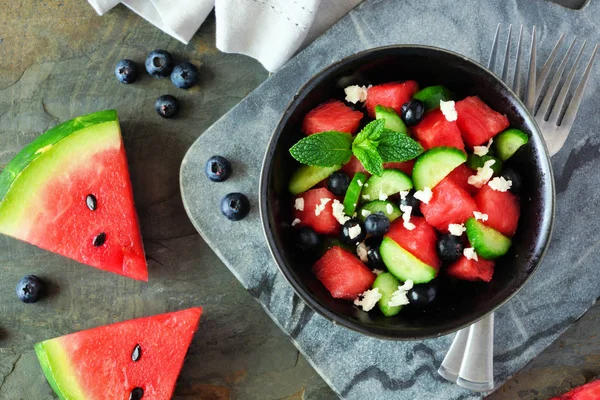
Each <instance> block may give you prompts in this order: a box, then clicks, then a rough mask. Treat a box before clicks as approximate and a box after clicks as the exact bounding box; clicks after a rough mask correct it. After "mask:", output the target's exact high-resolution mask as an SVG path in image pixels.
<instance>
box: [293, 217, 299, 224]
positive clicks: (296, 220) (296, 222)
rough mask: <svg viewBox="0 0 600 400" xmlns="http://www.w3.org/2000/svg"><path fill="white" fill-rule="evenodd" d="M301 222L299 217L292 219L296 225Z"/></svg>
mask: <svg viewBox="0 0 600 400" xmlns="http://www.w3.org/2000/svg"><path fill="white" fill-rule="evenodd" d="M299 223H300V220H299V219H298V218H296V219H294V220H293V221H292V226H296V225H298V224H299Z"/></svg>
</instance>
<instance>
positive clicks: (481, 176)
mask: <svg viewBox="0 0 600 400" xmlns="http://www.w3.org/2000/svg"><path fill="white" fill-rule="evenodd" d="M495 163H496V160H487V161H486V162H485V163H484V164H483V167H481V168H477V174H475V175H471V176H470V177H469V179H468V180H467V182H468V183H469V185H473V186H475V187H477V188H480V187H482V186H483V185H485V184H486V183H487V182H488V181H489V180H490V178H491V177H492V175H494V170H493V169H492V168H491V166H492V165H494V164H495Z"/></svg>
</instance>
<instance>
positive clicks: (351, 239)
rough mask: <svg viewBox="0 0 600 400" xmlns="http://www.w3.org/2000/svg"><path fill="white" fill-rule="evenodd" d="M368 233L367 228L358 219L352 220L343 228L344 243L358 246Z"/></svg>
mask: <svg viewBox="0 0 600 400" xmlns="http://www.w3.org/2000/svg"><path fill="white" fill-rule="evenodd" d="M366 236H367V233H366V231H365V227H364V226H363V224H361V223H360V221H359V220H357V219H356V218H351V219H349V220H348V221H346V223H345V224H344V226H342V242H344V243H346V244H351V245H354V246H355V245H357V244H358V243H360V242H362V241H363V240H364V239H365V237H366Z"/></svg>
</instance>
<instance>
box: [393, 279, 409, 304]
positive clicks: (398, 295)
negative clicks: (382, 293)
mask: <svg viewBox="0 0 600 400" xmlns="http://www.w3.org/2000/svg"><path fill="white" fill-rule="evenodd" d="M412 288H413V281H411V280H410V279H407V280H406V282H404V285H402V286H398V290H396V291H395V292H394V293H392V297H391V298H390V301H389V302H388V306H390V307H396V306H403V305H405V304H408V303H409V301H408V297H406V293H408V291H409V290H410V289H412Z"/></svg>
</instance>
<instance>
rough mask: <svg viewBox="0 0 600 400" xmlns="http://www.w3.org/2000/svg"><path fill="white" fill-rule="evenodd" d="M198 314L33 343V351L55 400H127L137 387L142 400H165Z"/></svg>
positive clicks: (138, 321)
mask: <svg viewBox="0 0 600 400" xmlns="http://www.w3.org/2000/svg"><path fill="white" fill-rule="evenodd" d="M201 314H202V308H190V309H187V310H182V311H178V312H173V313H168V314H161V315H156V316H152V317H146V318H139V319H134V320H130V321H124V322H120V323H116V324H112V325H107V326H102V327H98V328H94V329H88V330H85V331H81V332H77V333H72V334H70V335H66V336H61V337H58V338H55V339H50V340H46V341H44V342H41V343H38V344H36V345H35V351H36V354H37V356H38V359H39V361H40V364H41V366H42V369H43V371H44V374H45V375H46V378H47V379H48V382H49V383H50V385H51V386H52V388H53V389H54V391H55V392H56V394H57V395H58V396H59V397H60V398H61V399H62V398H66V399H71V400H105V399H129V398H130V397H129V396H130V393H131V392H132V390H134V389H135V388H140V389H142V390H143V399H154V400H168V399H170V398H171V396H172V395H173V390H174V389H175V383H176V381H177V377H178V376H179V372H180V371H181V367H182V366H183V361H184V359H185V356H186V354H187V351H188V347H189V346H190V343H191V342H192V338H193V336H194V333H195V331H196V329H197V327H198V322H199V321H200V315H201ZM136 346H139V350H140V351H139V357H136V358H137V361H133V358H134V357H133V353H134V349H135V348H136Z"/></svg>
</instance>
